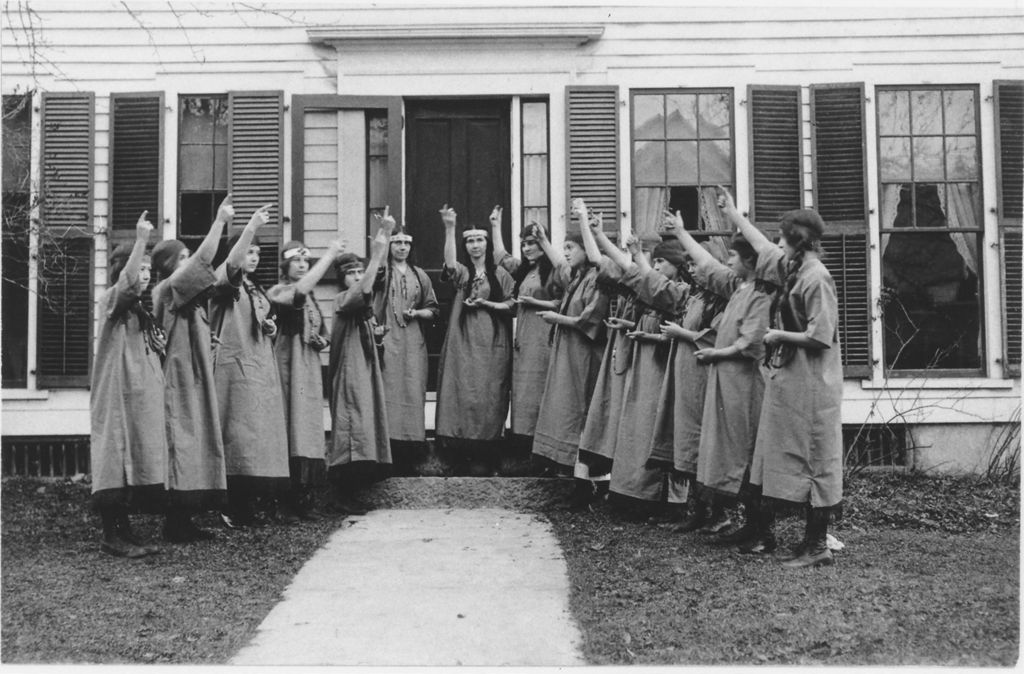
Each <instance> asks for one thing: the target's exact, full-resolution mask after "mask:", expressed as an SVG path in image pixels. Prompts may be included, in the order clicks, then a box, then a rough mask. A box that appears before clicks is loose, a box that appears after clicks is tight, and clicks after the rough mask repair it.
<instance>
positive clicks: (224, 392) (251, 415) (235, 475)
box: [210, 205, 295, 527]
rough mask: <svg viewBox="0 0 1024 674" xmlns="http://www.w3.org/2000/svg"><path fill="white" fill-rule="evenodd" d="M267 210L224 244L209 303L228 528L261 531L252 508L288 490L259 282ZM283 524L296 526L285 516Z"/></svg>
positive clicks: (268, 309)
mask: <svg viewBox="0 0 1024 674" xmlns="http://www.w3.org/2000/svg"><path fill="white" fill-rule="evenodd" d="M269 211H270V206H269V205H267V206H263V207H262V208H260V209H258V210H257V211H256V212H255V213H253V215H252V218H250V219H249V222H248V224H246V226H245V227H244V228H243V229H242V231H241V232H239V233H238V234H235V235H234V236H232V237H231V239H230V240H229V242H228V245H229V252H228V256H227V258H226V259H225V260H224V262H222V263H221V265H220V267H218V268H217V284H216V290H215V293H214V296H213V299H212V301H211V302H210V310H211V316H210V317H211V321H210V329H211V331H212V332H213V334H214V336H215V337H214V338H215V341H216V346H215V347H214V351H213V379H214V382H215V384H216V386H217V402H218V404H219V410H220V419H221V427H222V433H223V436H224V463H225V467H226V469H227V485H228V509H227V511H226V512H225V513H224V516H223V519H224V523H225V524H226V525H227V526H228V527H236V526H248V525H253V524H259V522H257V520H256V500H257V499H265V500H267V501H268V503H267V504H266V505H267V507H268V508H269V507H272V504H271V503H270V501H272V500H273V499H276V498H278V497H283V496H284V495H285V494H286V493H287V491H288V486H289V477H288V452H287V447H288V428H287V424H286V422H285V412H284V399H283V396H282V392H281V377H280V375H279V374H278V371H277V362H276V360H275V359H274V347H273V343H272V341H271V340H272V338H273V337H274V336H276V334H277V323H276V321H275V320H274V306H273V304H272V303H271V302H270V299H269V298H268V297H267V294H266V292H264V290H263V288H262V287H261V286H260V284H259V282H258V281H257V280H256V278H255V276H254V273H255V271H256V267H257V265H259V262H260V247H259V243H258V242H257V241H256V240H255V238H254V237H255V236H256V232H257V231H258V230H259V228H260V227H262V226H263V225H265V224H267V222H269V221H270V213H269ZM286 521H289V522H294V521H295V517H294V516H291V515H289V517H288V519H287V520H286Z"/></svg>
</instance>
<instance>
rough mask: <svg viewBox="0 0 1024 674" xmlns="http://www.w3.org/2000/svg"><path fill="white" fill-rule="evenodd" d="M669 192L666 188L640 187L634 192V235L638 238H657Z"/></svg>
mask: <svg viewBox="0 0 1024 674" xmlns="http://www.w3.org/2000/svg"><path fill="white" fill-rule="evenodd" d="M668 198H669V191H668V189H667V188H665V187H638V188H636V189H634V190H633V233H634V234H635V235H636V236H637V237H638V238H641V239H642V238H645V237H655V236H656V233H657V231H658V225H659V224H660V223H661V221H662V219H663V217H664V212H665V208H666V207H667V206H668Z"/></svg>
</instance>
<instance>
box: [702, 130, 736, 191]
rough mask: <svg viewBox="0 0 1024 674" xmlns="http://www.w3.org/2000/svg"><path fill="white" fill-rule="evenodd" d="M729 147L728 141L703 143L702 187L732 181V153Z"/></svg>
mask: <svg viewBox="0 0 1024 674" xmlns="http://www.w3.org/2000/svg"><path fill="white" fill-rule="evenodd" d="M729 145H730V144H729V141H727V140H712V141H701V143H700V182H701V185H715V184H718V183H727V182H730V181H731V180H732V152H731V149H730V147H729Z"/></svg>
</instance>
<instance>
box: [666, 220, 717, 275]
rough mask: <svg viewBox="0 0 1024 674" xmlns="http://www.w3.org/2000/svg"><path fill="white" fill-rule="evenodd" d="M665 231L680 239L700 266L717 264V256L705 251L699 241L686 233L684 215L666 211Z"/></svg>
mask: <svg viewBox="0 0 1024 674" xmlns="http://www.w3.org/2000/svg"><path fill="white" fill-rule="evenodd" d="M665 231H666V233H670V234H672V235H673V236H675V237H676V238H677V239H679V243H681V244H683V248H685V249H686V252H687V253H688V254H689V255H690V258H691V259H692V260H693V261H694V263H695V264H697V265H698V266H699V265H701V264H707V263H708V262H716V260H715V256H714V255H712V254H711V253H709V252H708V251H706V250H705V249H704V246H702V245H700V244H699V243H697V240H696V239H694V238H693V236H691V234H690V233H689V232H688V231H686V228H685V227H684V226H683V215H682V213H680V212H679V211H676V212H675V213H672V211H665Z"/></svg>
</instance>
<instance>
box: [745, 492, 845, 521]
mask: <svg viewBox="0 0 1024 674" xmlns="http://www.w3.org/2000/svg"><path fill="white" fill-rule="evenodd" d="M761 502H762V503H763V504H764V505H765V506H766V507H767V508H769V509H770V510H771V511H772V512H774V513H775V514H776V515H777V516H780V517H785V516H787V515H805V514H807V512H808V511H810V512H811V513H812V514H816V513H817V514H819V516H820V517H826V516H827V517H828V519H829V521H830V522H839V521H840V520H842V519H843V505H844V503H845V501H839V503H836V504H833V505H828V506H812V505H811V503H810V501H790V500H788V499H784V498H778V497H775V496H762V497H761Z"/></svg>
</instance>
